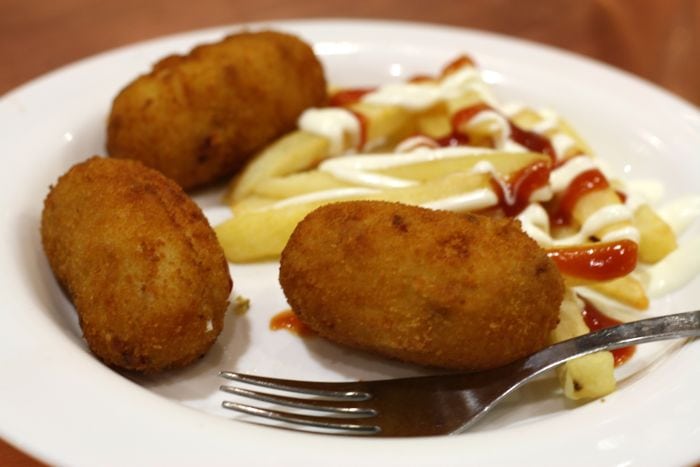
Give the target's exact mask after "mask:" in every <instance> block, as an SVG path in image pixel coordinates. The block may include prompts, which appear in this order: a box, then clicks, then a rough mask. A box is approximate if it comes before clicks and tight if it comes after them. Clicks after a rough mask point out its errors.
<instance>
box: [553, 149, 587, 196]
mask: <svg viewBox="0 0 700 467" xmlns="http://www.w3.org/2000/svg"><path fill="white" fill-rule="evenodd" d="M595 168H597V167H596V165H595V163H594V162H593V159H591V158H590V157H588V156H577V157H572V158H571V159H569V160H568V161H566V162H565V163H564V164H562V165H561V166H559V167H557V168H556V169H554V170H552V172H551V174H550V176H549V185H550V186H551V187H552V191H553V192H554V193H561V192H562V191H564V190H565V189H566V188H568V186H569V185H571V182H572V181H573V180H574V179H575V178H576V177H578V176H579V175H581V174H582V173H583V172H586V171H588V170H591V169H595Z"/></svg>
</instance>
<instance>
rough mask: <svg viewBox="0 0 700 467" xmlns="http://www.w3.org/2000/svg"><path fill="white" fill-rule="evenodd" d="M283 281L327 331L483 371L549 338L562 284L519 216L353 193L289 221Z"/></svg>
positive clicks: (420, 359) (401, 355) (403, 354)
mask: <svg viewBox="0 0 700 467" xmlns="http://www.w3.org/2000/svg"><path fill="white" fill-rule="evenodd" d="M280 283H281V285H282V288H283V290H284V293H285V295H286V297H287V300H288V301H289V304H290V305H291V307H292V309H293V310H294V311H295V312H296V313H297V315H298V316H299V318H300V319H301V321H302V322H303V323H304V324H306V325H308V326H309V327H310V328H311V329H313V330H314V331H316V332H317V333H318V334H320V335H321V336H323V337H326V338H328V339H329V340H332V341H335V342H338V343H341V344H345V345H348V346H351V347H355V348H360V349H365V350H369V351H372V352H375V353H377V354H380V355H383V356H387V357H393V358H397V359H399V360H403V361H407V362H412V363H417V364H420V365H427V366H436V367H443V368H450V369H461V370H481V369H486V368H493V367H497V366H501V365H504V364H507V363H509V362H511V361H514V360H516V359H518V358H521V357H524V356H526V355H529V354H531V353H533V352H535V351H537V350H539V349H541V348H543V347H544V346H545V345H547V342H548V337H549V334H550V332H551V331H552V330H553V329H554V327H555V326H556V324H557V321H558V316H559V306H560V303H561V301H562V297H563V294H564V284H563V280H562V277H561V275H560V274H559V272H558V270H557V268H556V267H555V265H554V263H553V262H552V261H551V260H550V259H549V258H548V257H547V255H546V254H545V253H544V251H543V250H541V249H540V248H539V247H538V245H537V244H536V243H535V242H534V241H533V240H532V239H530V238H529V237H528V236H527V235H526V234H525V233H523V232H522V231H521V230H520V228H519V225H518V223H517V222H516V221H513V220H509V219H492V218H487V217H482V216H477V215H472V214H463V215H460V214H454V213H450V212H446V211H433V210H429V209H424V208H419V207H413V206H407V205H403V204H398V203H388V202H382V201H353V202H345V203H335V204H330V205H326V206H324V207H321V208H319V209H317V210H315V211H313V212H312V213H311V214H309V215H308V216H307V217H306V218H305V219H304V220H303V221H302V222H301V223H299V225H298V226H297V228H296V229H295V231H294V233H293V234H292V236H291V238H290V239H289V242H288V243H287V246H286V247H285V249H284V251H283V253H282V257H281V265H280Z"/></svg>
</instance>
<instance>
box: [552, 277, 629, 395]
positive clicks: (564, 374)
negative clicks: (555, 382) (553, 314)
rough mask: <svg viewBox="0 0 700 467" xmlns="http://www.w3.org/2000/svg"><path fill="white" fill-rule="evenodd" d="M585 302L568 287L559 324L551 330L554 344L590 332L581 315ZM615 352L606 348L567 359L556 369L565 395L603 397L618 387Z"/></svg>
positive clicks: (560, 311)
mask: <svg viewBox="0 0 700 467" xmlns="http://www.w3.org/2000/svg"><path fill="white" fill-rule="evenodd" d="M582 307H583V305H582V304H581V302H580V301H579V300H578V299H577V298H576V296H575V295H574V293H573V292H572V291H571V290H570V289H568V290H567V292H566V295H565V296H564V301H563V302H562V304H561V308H560V310H559V324H558V325H557V327H556V328H555V329H554V331H552V334H551V340H552V343H557V342H561V341H565V340H567V339H571V338H573V337H577V336H581V335H583V334H587V333H588V332H589V331H590V330H589V329H588V326H586V323H585V321H584V320H583V316H582V315H581V310H582ZM614 368H615V362H614V358H613V356H612V353H610V352H607V351H603V352H597V353H594V354H590V355H586V356H585V357H579V358H577V359H574V360H571V361H568V362H566V363H565V364H563V365H561V366H560V367H559V368H558V369H557V374H558V376H559V380H560V381H561V384H562V387H563V389H564V395H565V396H566V397H567V398H569V399H573V400H579V399H588V398H596V397H601V396H604V395H606V394H610V393H611V392H613V391H614V390H615V386H616V382H615V375H614V373H613V370H614Z"/></svg>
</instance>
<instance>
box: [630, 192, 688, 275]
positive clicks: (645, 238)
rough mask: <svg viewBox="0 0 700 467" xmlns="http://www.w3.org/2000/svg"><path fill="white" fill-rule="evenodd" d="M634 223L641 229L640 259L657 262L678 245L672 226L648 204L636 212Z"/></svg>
mask: <svg viewBox="0 0 700 467" xmlns="http://www.w3.org/2000/svg"><path fill="white" fill-rule="evenodd" d="M634 225H635V227H637V229H638V230H639V260H640V261H642V262H643V263H656V262H658V261H660V260H662V259H664V258H665V257H666V255H668V254H669V253H670V252H672V251H673V250H675V249H676V248H677V246H678V244H677V243H676V235H675V234H674V233H673V230H672V229H671V227H670V226H669V225H668V224H667V223H666V222H665V221H664V220H663V219H661V217H659V215H658V214H656V213H655V212H654V210H653V209H651V208H650V207H649V205H647V204H643V205H641V206H640V207H639V208H637V210H636V211H635V212H634Z"/></svg>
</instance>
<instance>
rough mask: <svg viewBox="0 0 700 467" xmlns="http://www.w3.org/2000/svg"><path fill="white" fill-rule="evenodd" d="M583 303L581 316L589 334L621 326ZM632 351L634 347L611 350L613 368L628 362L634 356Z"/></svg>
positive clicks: (586, 303)
mask: <svg viewBox="0 0 700 467" xmlns="http://www.w3.org/2000/svg"><path fill="white" fill-rule="evenodd" d="M583 302H584V307H583V311H582V312H581V314H582V315H583V320H584V321H585V322H586V326H588V328H589V329H590V330H591V332H593V331H597V330H599V329H604V328H609V327H612V326H617V325H618V324H622V322H621V321H618V320H616V319H613V318H610V317H608V316H606V315H604V314H603V313H602V312H601V311H600V310H598V309H597V308H596V307H595V306H593V305H592V304H591V303H590V302H588V301H586V300H584V301H583ZM634 350H635V347H634V346H629V347H621V348H619V349H615V350H611V352H612V354H613V359H614V360H615V366H620V365H622V364H623V363H625V362H626V361H627V360H629V359H630V358H631V357H632V355H634Z"/></svg>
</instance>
